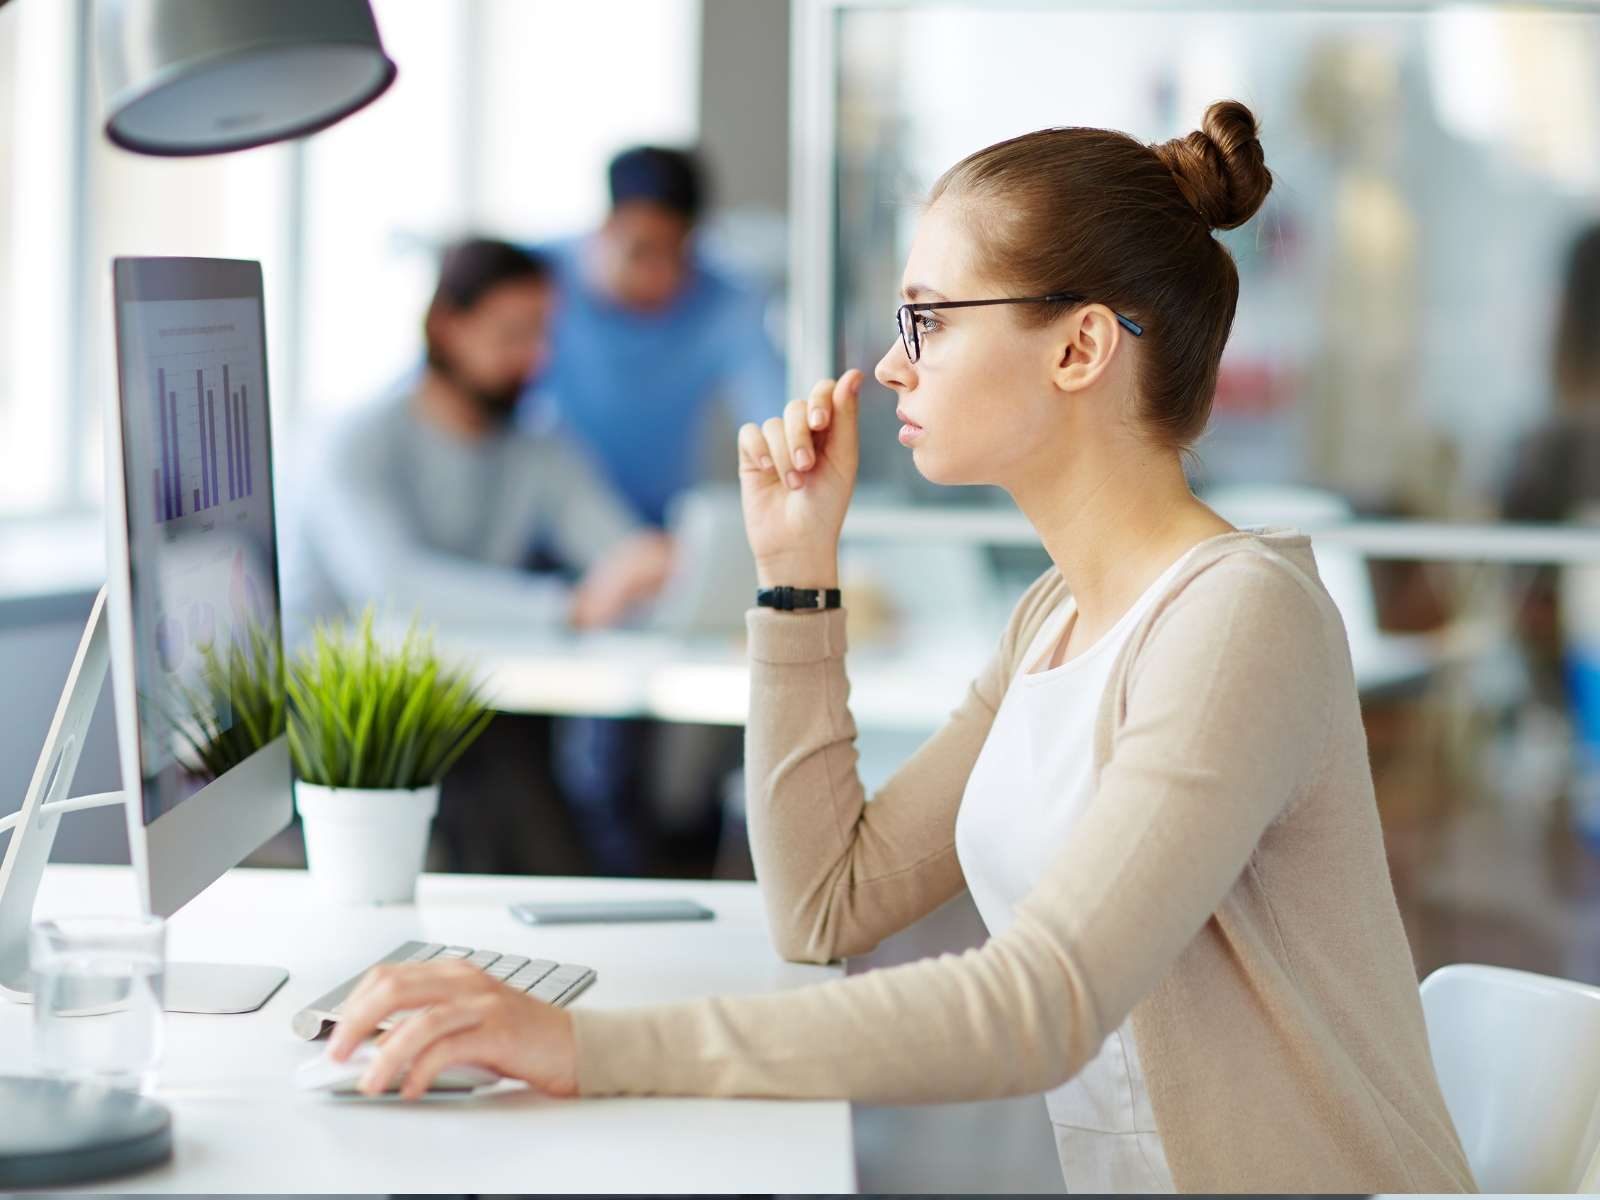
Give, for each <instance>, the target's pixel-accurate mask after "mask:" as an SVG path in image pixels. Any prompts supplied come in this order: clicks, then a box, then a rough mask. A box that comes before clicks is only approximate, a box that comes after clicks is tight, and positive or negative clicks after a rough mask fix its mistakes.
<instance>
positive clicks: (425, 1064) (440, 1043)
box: [400, 1025, 497, 1100]
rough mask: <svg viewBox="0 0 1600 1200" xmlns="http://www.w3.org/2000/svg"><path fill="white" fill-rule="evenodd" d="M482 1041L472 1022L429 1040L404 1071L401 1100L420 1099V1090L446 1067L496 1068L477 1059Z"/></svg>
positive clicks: (424, 1090) (427, 1087)
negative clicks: (470, 1065) (470, 1024)
mask: <svg viewBox="0 0 1600 1200" xmlns="http://www.w3.org/2000/svg"><path fill="white" fill-rule="evenodd" d="M483 1040H484V1038H483V1030H482V1029H481V1027H480V1026H477V1025H474V1026H471V1027H469V1028H463V1029H460V1030H457V1031H456V1032H453V1033H450V1034H448V1035H446V1036H443V1037H440V1038H439V1039H438V1040H437V1041H434V1042H431V1043H430V1044H429V1045H428V1047H427V1049H425V1050H424V1051H422V1053H421V1054H419V1055H418V1056H417V1058H416V1060H415V1061H414V1062H413V1063H412V1064H411V1069H410V1070H409V1071H407V1072H406V1081H405V1083H404V1084H403V1085H402V1086H401V1088H400V1097H401V1099H403V1100H420V1099H422V1096H423V1093H425V1092H426V1091H427V1090H428V1089H429V1088H430V1087H432V1086H433V1081H434V1080H435V1079H437V1078H438V1077H439V1073H440V1072H441V1071H443V1070H445V1069H446V1068H448V1067H459V1066H461V1065H462V1064H463V1063H471V1064H472V1065H475V1066H478V1065H482V1066H488V1067H489V1069H490V1070H491V1071H493V1070H496V1069H497V1068H495V1067H494V1066H493V1065H492V1064H487V1063H482V1062H481V1061H480V1060H481V1059H482V1058H483V1055H482V1053H481V1049H480V1047H479V1043H480V1042H481V1041H483Z"/></svg>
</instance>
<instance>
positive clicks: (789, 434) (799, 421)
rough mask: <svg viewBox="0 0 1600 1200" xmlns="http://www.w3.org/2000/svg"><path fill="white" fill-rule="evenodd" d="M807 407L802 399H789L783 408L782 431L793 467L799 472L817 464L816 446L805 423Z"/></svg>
mask: <svg viewBox="0 0 1600 1200" xmlns="http://www.w3.org/2000/svg"><path fill="white" fill-rule="evenodd" d="M809 408H810V406H809V405H808V404H807V402H806V401H804V400H791V401H789V403H788V405H787V406H786V407H785V408H784V410H783V432H784V436H785V438H787V440H788V443H789V455H790V457H791V458H793V459H794V469H795V470H796V471H799V472H800V473H801V474H804V473H805V472H807V471H809V470H810V469H811V468H812V467H814V466H816V465H817V453H816V447H815V446H814V445H813V444H812V441H811V429H810V427H809V426H808V425H807V424H806V413H807V412H808V411H809Z"/></svg>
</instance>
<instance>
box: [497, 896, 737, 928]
mask: <svg viewBox="0 0 1600 1200" xmlns="http://www.w3.org/2000/svg"><path fill="white" fill-rule="evenodd" d="M511 915H512V916H514V917H515V918H516V919H517V920H519V921H525V922H527V923H528V924H529V925H603V924H612V923H616V924H621V923H624V922H628V921H709V920H711V918H712V917H714V916H715V915H716V914H715V913H713V912H712V911H711V910H710V909H709V908H705V907H703V906H702V905H699V904H696V903H695V902H694V901H693V900H534V901H528V902H526V903H522V904H513V905H512V906H511Z"/></svg>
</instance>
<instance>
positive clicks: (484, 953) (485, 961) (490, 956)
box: [467, 950, 500, 971]
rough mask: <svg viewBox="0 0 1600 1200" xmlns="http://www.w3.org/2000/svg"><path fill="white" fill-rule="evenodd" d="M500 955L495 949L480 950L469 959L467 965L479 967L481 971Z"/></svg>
mask: <svg viewBox="0 0 1600 1200" xmlns="http://www.w3.org/2000/svg"><path fill="white" fill-rule="evenodd" d="M499 957H500V956H499V955H498V954H496V953H495V952H494V951H493V950H479V951H478V952H477V953H476V954H474V955H473V956H472V957H471V958H469V959H467V966H469V967H477V968H478V970H480V971H481V970H483V969H484V968H485V967H487V966H489V964H491V963H492V962H494V960H495V959H497V958H499Z"/></svg>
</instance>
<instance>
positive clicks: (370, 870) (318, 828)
mask: <svg viewBox="0 0 1600 1200" xmlns="http://www.w3.org/2000/svg"><path fill="white" fill-rule="evenodd" d="M294 799H295V807H296V808H298V809H299V810H300V822H301V825H302V827H303V828H304V829H305V835H306V861H307V863H308V865H309V866H310V868H311V878H312V879H313V880H314V881H315V882H316V885H317V889H318V890H319V891H320V892H321V893H322V894H323V895H324V896H325V897H326V898H327V899H329V900H331V901H334V902H335V903H338V904H409V903H411V901H412V900H413V899H414V898H415V896H416V891H417V876H419V875H420V874H422V864H423V860H424V859H425V858H426V857H427V853H428V828H429V826H430V825H431V824H432V822H433V814H434V813H435V812H437V811H438V808H439V788H438V785H437V784H436V785H434V786H433V787H425V788H417V789H415V790H414V791H401V790H398V789H363V788H330V787H323V786H322V785H321V784H315V783H305V782H303V781H300V780H296V781H295V785H294Z"/></svg>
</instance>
